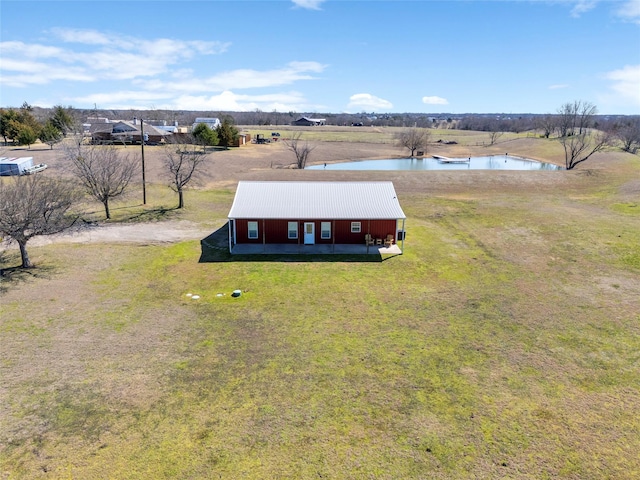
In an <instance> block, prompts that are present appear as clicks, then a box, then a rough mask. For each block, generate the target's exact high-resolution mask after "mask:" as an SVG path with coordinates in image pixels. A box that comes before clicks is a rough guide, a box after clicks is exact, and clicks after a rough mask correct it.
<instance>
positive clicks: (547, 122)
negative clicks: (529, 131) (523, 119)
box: [536, 114, 558, 138]
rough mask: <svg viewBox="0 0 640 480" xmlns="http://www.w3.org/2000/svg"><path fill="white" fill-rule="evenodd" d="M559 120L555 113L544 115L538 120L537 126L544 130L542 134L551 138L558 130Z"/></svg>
mask: <svg viewBox="0 0 640 480" xmlns="http://www.w3.org/2000/svg"><path fill="white" fill-rule="evenodd" d="M557 123H558V121H557V118H556V116H555V115H550V114H547V115H543V116H542V117H540V118H538V119H537V120H536V127H537V128H539V129H540V130H542V136H543V137H544V138H549V137H550V136H551V134H552V133H553V132H554V131H555V130H556V125H557Z"/></svg>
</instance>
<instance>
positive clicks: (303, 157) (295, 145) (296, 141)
mask: <svg viewBox="0 0 640 480" xmlns="http://www.w3.org/2000/svg"><path fill="white" fill-rule="evenodd" d="M301 137H302V132H295V133H294V134H293V135H292V136H291V138H289V139H285V140H283V142H284V144H285V145H286V146H287V148H288V149H289V150H291V151H292V152H293V153H294V155H295V156H296V165H297V166H298V168H300V169H303V168H304V167H306V166H307V160H308V159H309V154H310V153H311V152H312V151H313V150H314V149H315V148H316V147H311V146H310V145H309V142H307V141H306V140H305V142H304V143H302V142H301V141H300V138H301Z"/></svg>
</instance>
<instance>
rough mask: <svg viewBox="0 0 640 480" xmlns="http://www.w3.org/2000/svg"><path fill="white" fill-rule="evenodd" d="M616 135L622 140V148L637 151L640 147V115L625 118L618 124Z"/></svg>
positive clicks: (630, 151) (615, 130)
mask: <svg viewBox="0 0 640 480" xmlns="http://www.w3.org/2000/svg"><path fill="white" fill-rule="evenodd" d="M614 132H615V136H616V137H617V138H618V140H620V141H621V142H622V150H624V151H625V152H629V153H636V152H637V151H638V148H640V117H631V118H629V119H625V120H624V121H623V123H622V124H620V125H616V127H615V129H614Z"/></svg>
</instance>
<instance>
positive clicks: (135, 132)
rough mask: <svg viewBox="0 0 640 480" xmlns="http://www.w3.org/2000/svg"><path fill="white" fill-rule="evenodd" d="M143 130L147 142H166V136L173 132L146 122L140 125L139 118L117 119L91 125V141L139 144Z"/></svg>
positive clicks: (95, 142) (96, 142)
mask: <svg viewBox="0 0 640 480" xmlns="http://www.w3.org/2000/svg"><path fill="white" fill-rule="evenodd" d="M143 132H144V139H145V142H146V143H165V141H166V138H167V137H168V136H169V135H171V132H168V131H165V130H161V129H159V128H157V127H154V126H153V125H147V123H146V122H144V123H143V124H142V125H140V123H139V122H138V121H137V119H134V120H133V122H127V121H124V120H117V121H114V122H111V123H96V124H91V126H90V127H89V133H90V134H91V143H94V144H108V143H116V144H118V143H122V144H131V143H138V144H139V143H140V140H141V137H142V133H143Z"/></svg>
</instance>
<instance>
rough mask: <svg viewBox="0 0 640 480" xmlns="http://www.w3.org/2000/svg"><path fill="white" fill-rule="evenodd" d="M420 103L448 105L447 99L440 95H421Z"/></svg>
mask: <svg viewBox="0 0 640 480" xmlns="http://www.w3.org/2000/svg"><path fill="white" fill-rule="evenodd" d="M422 103H425V104H427V105H449V101H448V100H447V99H446V98H442V97H436V96H433V97H422Z"/></svg>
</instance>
